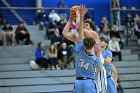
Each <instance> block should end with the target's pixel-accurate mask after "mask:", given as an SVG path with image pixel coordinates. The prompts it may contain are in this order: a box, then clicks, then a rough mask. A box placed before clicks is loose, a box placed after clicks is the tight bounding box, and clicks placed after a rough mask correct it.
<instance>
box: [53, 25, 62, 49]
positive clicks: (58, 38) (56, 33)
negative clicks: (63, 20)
mask: <svg viewBox="0 0 140 93" xmlns="http://www.w3.org/2000/svg"><path fill="white" fill-rule="evenodd" d="M63 41H64V37H63V36H62V35H60V34H59V29H58V28H55V30H54V34H53V35H52V36H51V44H52V43H54V44H56V45H57V46H58V47H59V45H60V43H61V42H63Z"/></svg>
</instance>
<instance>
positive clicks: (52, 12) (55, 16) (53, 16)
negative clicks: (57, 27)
mask: <svg viewBox="0 0 140 93" xmlns="http://www.w3.org/2000/svg"><path fill="white" fill-rule="evenodd" d="M49 19H52V20H53V21H55V22H57V23H58V22H59V21H60V16H59V15H58V14H57V13H55V10H54V9H51V10H50V14H49Z"/></svg>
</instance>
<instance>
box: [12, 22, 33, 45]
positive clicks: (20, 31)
mask: <svg viewBox="0 0 140 93" xmlns="http://www.w3.org/2000/svg"><path fill="white" fill-rule="evenodd" d="M15 38H16V43H17V44H19V41H20V40H22V41H23V42H24V43H25V45H29V44H33V43H32V41H31V39H30V34H29V31H28V30H27V28H26V27H25V25H24V22H22V21H21V22H20V23H19V25H18V27H17V29H16V31H15Z"/></svg>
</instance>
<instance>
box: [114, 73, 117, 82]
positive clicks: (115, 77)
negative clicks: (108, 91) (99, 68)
mask: <svg viewBox="0 0 140 93" xmlns="http://www.w3.org/2000/svg"><path fill="white" fill-rule="evenodd" d="M117 81H118V75H117V74H115V75H114V82H115V83H117Z"/></svg>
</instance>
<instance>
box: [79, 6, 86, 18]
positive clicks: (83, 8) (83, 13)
mask: <svg viewBox="0 0 140 93" xmlns="http://www.w3.org/2000/svg"><path fill="white" fill-rule="evenodd" d="M86 12H87V9H86V8H85V5H83V4H81V5H80V8H79V13H80V16H84V15H85V14H86Z"/></svg>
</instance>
